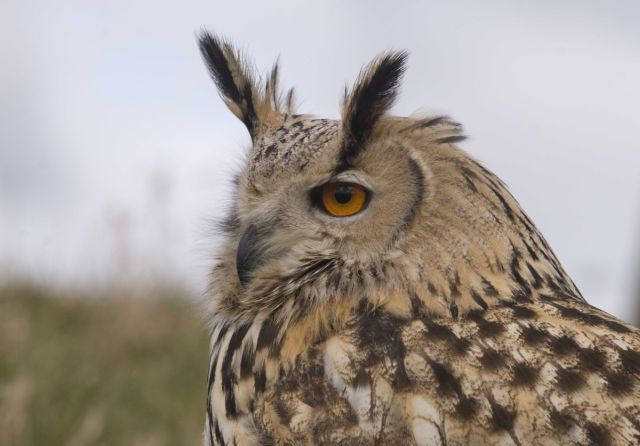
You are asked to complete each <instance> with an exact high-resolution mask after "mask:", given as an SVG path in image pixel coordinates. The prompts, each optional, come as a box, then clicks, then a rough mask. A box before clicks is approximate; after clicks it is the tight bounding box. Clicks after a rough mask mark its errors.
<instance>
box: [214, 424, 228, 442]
mask: <svg viewBox="0 0 640 446" xmlns="http://www.w3.org/2000/svg"><path fill="white" fill-rule="evenodd" d="M213 433H214V435H215V436H216V441H217V443H218V444H219V445H220V446H226V443H225V441H224V437H223V436H222V432H220V426H219V425H218V422H217V421H214V422H213ZM212 444H213V443H212Z"/></svg>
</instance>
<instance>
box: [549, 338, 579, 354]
mask: <svg viewBox="0 0 640 446" xmlns="http://www.w3.org/2000/svg"><path fill="white" fill-rule="evenodd" d="M550 347H551V350H553V352H554V353H555V354H557V355H560V356H566V355H568V354H570V353H575V352H577V351H579V350H580V346H579V345H578V344H577V343H576V341H574V340H573V339H571V338H570V337H569V336H567V335H562V336H560V337H558V338H554V339H553V340H552V341H551V346H550Z"/></svg>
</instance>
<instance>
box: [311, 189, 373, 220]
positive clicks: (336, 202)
mask: <svg viewBox="0 0 640 446" xmlns="http://www.w3.org/2000/svg"><path fill="white" fill-rule="evenodd" d="M368 195H369V194H368V191H367V189H365V188H364V187H363V186H361V185H359V184H355V183H343V182H333V183H326V184H324V185H323V186H322V187H321V190H320V199H321V200H320V201H321V203H322V207H323V209H324V210H325V212H327V213H328V214H329V215H333V216H334V217H349V216H350V215H354V214H357V213H358V212H360V211H361V210H362V209H364V207H365V205H366V204H367V198H368Z"/></svg>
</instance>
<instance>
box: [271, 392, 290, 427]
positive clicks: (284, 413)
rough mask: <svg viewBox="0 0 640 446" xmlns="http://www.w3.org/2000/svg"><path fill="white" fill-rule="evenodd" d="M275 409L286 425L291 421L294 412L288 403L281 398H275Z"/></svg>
mask: <svg viewBox="0 0 640 446" xmlns="http://www.w3.org/2000/svg"><path fill="white" fill-rule="evenodd" d="M273 409H274V410H275V412H276V414H277V415H278V418H280V422H281V423H282V424H284V425H285V426H288V425H289V423H290V422H291V417H292V416H293V414H292V413H291V411H290V410H289V408H288V407H287V405H286V404H285V403H284V402H283V401H282V400H281V399H280V398H274V400H273Z"/></svg>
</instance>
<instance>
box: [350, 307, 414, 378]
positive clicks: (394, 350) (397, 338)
mask: <svg viewBox="0 0 640 446" xmlns="http://www.w3.org/2000/svg"><path fill="white" fill-rule="evenodd" d="M357 313H358V316H357V317H356V319H355V322H354V323H355V324H356V328H357V339H358V345H359V347H360V348H362V349H363V350H365V351H367V359H366V361H365V364H364V366H365V367H366V366H368V365H373V364H376V363H380V362H382V361H383V360H384V359H385V358H389V359H391V361H392V362H393V365H394V375H393V381H392V383H391V384H392V386H393V387H394V389H395V390H402V389H406V388H408V387H409V386H410V380H409V377H408V375H407V371H406V369H405V366H404V357H405V354H406V349H405V346H404V344H403V343H402V337H401V333H400V329H401V326H402V325H403V323H404V321H403V320H402V319H400V318H398V317H396V316H394V315H392V314H390V313H388V312H386V311H384V310H382V309H380V308H372V307H370V306H369V304H368V303H367V301H366V300H363V301H362V303H361V304H360V305H359V306H358V309H357Z"/></svg>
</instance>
